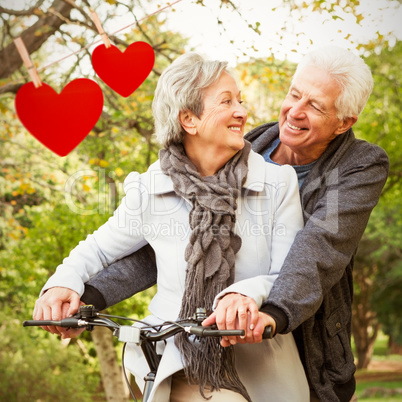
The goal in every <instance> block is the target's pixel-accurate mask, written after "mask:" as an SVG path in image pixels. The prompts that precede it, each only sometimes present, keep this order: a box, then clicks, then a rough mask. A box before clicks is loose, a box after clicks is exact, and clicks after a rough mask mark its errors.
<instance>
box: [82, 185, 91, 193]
mask: <svg viewBox="0 0 402 402" xmlns="http://www.w3.org/2000/svg"><path fill="white" fill-rule="evenodd" d="M82 189H83V190H84V191H86V192H87V193H88V192H89V191H90V190H91V188H90V187H89V186H88V184H84V185H83V186H82Z"/></svg>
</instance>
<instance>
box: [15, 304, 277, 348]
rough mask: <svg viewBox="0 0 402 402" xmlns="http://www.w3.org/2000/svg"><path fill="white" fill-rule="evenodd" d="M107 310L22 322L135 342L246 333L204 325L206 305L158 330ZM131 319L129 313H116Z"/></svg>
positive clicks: (266, 335) (268, 336)
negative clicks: (105, 331) (96, 331)
mask: <svg viewBox="0 0 402 402" xmlns="http://www.w3.org/2000/svg"><path fill="white" fill-rule="evenodd" d="M107 317H108V316H107V315H105V314H101V313H99V312H98V311H96V310H95V308H94V307H93V306H81V307H80V310H79V312H78V313H77V314H75V315H74V316H73V317H68V318H64V319H62V320H27V321H24V322H23V324H22V325H23V326H24V327H32V326H36V327H44V326H56V327H63V328H83V327H85V329H87V330H92V329H93V327H94V326H102V327H107V328H109V329H111V330H113V331H114V335H115V336H117V337H118V338H119V340H121V341H123V342H136V343H139V342H140V340H147V341H150V342H154V341H161V340H165V339H167V338H170V337H171V336H174V335H176V334H177V333H179V332H182V331H186V332H188V333H190V334H193V335H195V336H198V337H222V336H243V335H244V330H241V329H235V330H219V329H217V328H216V326H213V327H203V326H202V325H201V322H202V321H203V320H204V319H205V318H206V314H205V311H204V309H197V312H196V314H195V315H194V316H193V317H191V318H189V319H188V320H182V321H178V322H166V323H164V324H161V325H159V326H158V327H163V326H166V325H169V327H168V328H165V329H161V330H158V331H152V330H150V329H148V328H145V329H144V328H138V327H133V326H128V325H120V324H118V323H116V322H115V321H113V320H111V319H109V318H107ZM116 318H122V319H128V318H127V317H116ZM272 337H273V331H272V327H271V326H268V327H266V328H265V330H264V333H263V339H271V338H272Z"/></svg>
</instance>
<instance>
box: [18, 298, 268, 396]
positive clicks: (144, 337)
mask: <svg viewBox="0 0 402 402" xmlns="http://www.w3.org/2000/svg"><path fill="white" fill-rule="evenodd" d="M111 318H114V319H121V320H129V321H134V322H139V323H142V324H144V325H145V326H143V327H134V326H131V325H120V324H118V323H117V322H115V321H113V320H112V319H111ZM205 318H207V315H206V310H205V309H204V308H198V309H197V310H196V312H195V314H194V315H193V316H192V317H189V318H188V319H185V320H179V321H166V322H164V323H162V324H159V325H154V326H151V325H148V324H147V323H145V322H144V321H141V320H136V319H133V318H128V317H121V316H116V315H110V314H103V313H100V312H99V311H97V310H96V308H95V306H93V305H83V306H81V307H80V309H79V311H78V312H77V314H75V315H74V316H72V317H69V318H64V319H62V320H60V321H54V320H39V321H34V320H27V321H24V322H23V323H22V325H23V326H24V327H32V326H37V327H38V326H39V327H41V326H57V327H64V328H83V327H85V329H86V330H88V331H92V330H93V329H94V327H95V326H102V327H107V328H109V329H110V330H112V332H113V335H114V336H116V337H117V338H118V340H119V341H121V342H124V346H123V351H122V365H123V373H124V378H125V381H126V383H127V386H128V389H129V391H130V394H131V396H132V397H133V399H134V401H137V398H136V397H135V395H134V391H133V390H132V388H131V385H130V381H129V379H128V378H127V375H126V371H125V368H124V353H125V348H126V345H127V343H128V342H134V343H136V344H139V345H140V346H141V349H142V352H143V353H144V356H145V359H146V361H147V363H148V366H149V368H150V371H149V373H148V374H147V375H146V376H145V378H144V381H145V385H144V390H143V393H142V395H143V397H142V401H143V402H147V401H148V400H149V396H150V394H151V391H152V388H153V385H154V381H155V377H156V373H157V371H158V367H159V363H160V361H161V358H162V356H161V355H160V354H158V353H157V352H156V344H157V342H159V341H164V340H166V339H168V338H170V337H172V336H174V335H176V334H178V333H179V332H183V331H185V332H187V333H189V334H192V335H195V336H196V337H199V338H202V337H222V336H243V335H244V330H219V329H217V327H216V326H212V327H203V326H202V325H201V323H202V322H203V321H204V319H205ZM272 336H273V333H272V327H271V326H268V327H266V328H265V331H264V334H263V339H270V338H272Z"/></svg>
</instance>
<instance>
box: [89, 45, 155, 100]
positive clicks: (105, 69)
mask: <svg viewBox="0 0 402 402" xmlns="http://www.w3.org/2000/svg"><path fill="white" fill-rule="evenodd" d="M154 63H155V53H154V49H153V48H152V46H151V45H149V44H148V43H146V42H134V43H132V44H131V45H130V46H128V47H127V49H126V50H125V51H124V53H122V52H121V51H120V49H119V48H117V47H116V46H114V45H111V46H110V47H106V46H105V45H99V46H98V47H97V48H95V50H94V51H93V53H92V66H93V68H94V70H95V72H96V74H98V76H99V77H100V78H101V80H102V81H103V82H104V83H105V84H106V85H108V86H109V87H110V88H112V89H113V91H115V92H117V93H118V94H120V95H121V96H124V97H125V98H127V97H128V96H130V95H131V94H132V93H133V92H134V91H135V90H136V89H137V88H138V87H139V86H140V85H141V84H142V83H143V82H144V81H145V79H146V78H147V77H148V75H149V73H150V72H151V71H152V68H153V66H154Z"/></svg>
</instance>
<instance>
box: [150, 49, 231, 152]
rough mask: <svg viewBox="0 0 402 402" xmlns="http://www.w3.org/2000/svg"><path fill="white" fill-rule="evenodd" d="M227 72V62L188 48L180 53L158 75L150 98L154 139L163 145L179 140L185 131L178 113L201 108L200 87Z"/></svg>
mask: <svg viewBox="0 0 402 402" xmlns="http://www.w3.org/2000/svg"><path fill="white" fill-rule="evenodd" d="M223 72H227V73H229V72H228V70H227V62H225V61H216V60H207V59H205V58H204V57H203V56H201V55H199V54H197V53H194V52H190V53H185V54H183V55H182V56H179V57H178V58H177V59H176V60H175V61H174V62H173V63H172V64H171V65H170V66H169V67H168V68H167V69H166V70H165V71H164V72H163V73H162V75H161V76H160V78H159V80H158V84H157V86H156V90H155V96H154V100H153V102H152V111H153V115H154V119H155V134H156V138H157V140H158V141H159V142H160V143H161V144H162V145H163V146H164V147H165V148H166V147H168V146H169V145H170V144H174V143H176V144H177V143H181V142H182V141H183V135H184V131H183V129H182V127H181V124H180V121H179V113H180V112H184V111H190V112H192V113H194V114H195V115H196V116H197V117H200V116H201V114H202V112H203V90H204V89H205V88H207V87H208V86H210V85H211V84H213V83H214V82H216V81H217V80H218V79H219V78H220V76H221V74H222V73H223Z"/></svg>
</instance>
